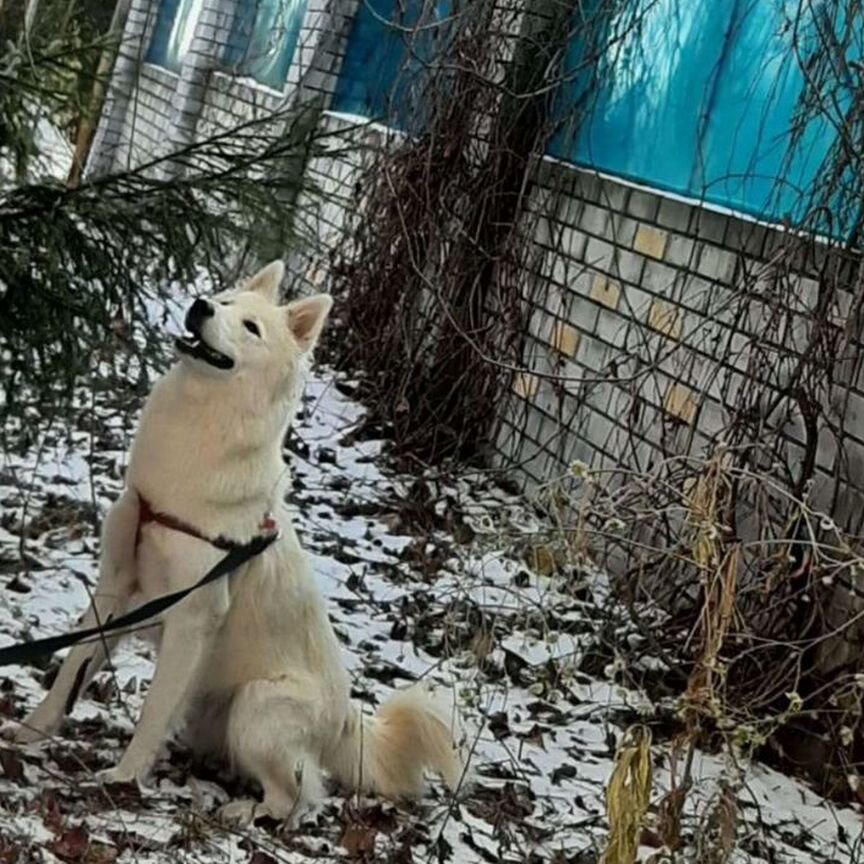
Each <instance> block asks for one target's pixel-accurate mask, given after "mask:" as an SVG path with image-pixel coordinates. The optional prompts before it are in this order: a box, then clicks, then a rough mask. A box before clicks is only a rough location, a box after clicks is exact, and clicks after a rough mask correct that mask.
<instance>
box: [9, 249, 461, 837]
mask: <svg viewBox="0 0 864 864" xmlns="http://www.w3.org/2000/svg"><path fill="white" fill-rule="evenodd" d="M282 275H283V266H282V264H281V263H280V262H274V263H272V264H270V265H268V266H267V267H265V268H264V269H263V270H261V271H260V272H259V273H257V274H256V275H255V276H253V277H252V278H251V279H250V280H248V281H247V282H246V283H245V284H241V285H240V286H239V287H238V288H237V289H235V290H233V291H230V292H225V293H222V294H219V295H216V296H214V297H213V298H212V299H211V300H209V301H208V300H202V299H199V300H196V301H195V303H194V304H193V305H192V307H191V309H190V310H189V313H188V315H187V317H186V326H187V329H188V330H189V332H190V335H189V336H187V337H184V338H182V339H179V340H178V341H177V347H178V351H179V352H180V360H179V362H178V363H177V364H176V365H174V366H173V368H172V369H171V370H170V371H169V372H168V373H167V374H166V375H165V376H164V377H163V378H162V379H161V380H160V381H159V382H158V383H157V384H156V386H155V387H154V389H153V392H152V393H151V395H150V397H149V399H148V400H147V403H146V405H145V407H144V410H143V413H142V415H141V423H140V427H139V429H138V433H137V436H136V438H135V442H134V445H133V447H132V452H131V456H130V461H129V470H128V474H127V486H126V489H125V490H124V492H123V494H122V495H121V497H120V498H119V499H118V501H117V502H116V503H115V504H114V506H113V507H112V508H111V510H110V512H109V513H108V516H107V518H106V520H105V526H104V530H103V537H102V557H101V561H100V575H99V584H98V587H97V590H96V593H95V599H94V606H95V608H91V609H90V611H89V612H88V613H87V615H86V616H85V618H84V620H83V621H82V624H83V625H84V626H92V625H94V624H96V623H97V622H103V623H104V622H106V621H107V620H109V619H110V618H111V617H116V616H118V615H120V614H122V613H123V612H124V611H126V610H128V609H130V608H135V607H136V606H138V605H139V604H140V603H142V602H145V601H146V600H148V599H152V598H153V597H156V596H159V595H162V594H166V593H168V592H172V591H177V590H180V589H182V588H185V587H188V586H190V585H192V584H194V583H195V582H197V581H198V579H200V577H201V576H202V575H203V574H204V573H205V572H206V571H207V570H209V569H210V568H211V567H212V566H213V565H214V564H215V563H216V562H217V561H219V560H220V559H221V558H222V557H223V556H224V554H225V552H224V548H223V549H220V548H217V546H215V545H213V543H212V542H211V541H213V540H217V538H223V539H224V538H227V539H229V540H231V541H234V542H237V543H245V542H247V541H248V540H250V538H252V537H255V536H256V535H259V534H261V533H262V528H261V526H262V520H265V519H267V518H270V522H271V524H272V519H273V518H275V520H276V522H277V523H278V525H279V527H280V528H281V536H280V538H279V539H278V540H277V541H276V542H275V543H273V544H272V545H271V546H270V547H269V548H267V549H266V550H265V551H264V552H263V553H262V554H261V555H259V556H258V557H257V558H254V559H252V561H251V562H250V563H249V564H247V565H245V566H243V567H241V568H240V569H239V570H238V571H237V572H235V573H234V574H232V575H231V576H230V577H228V578H225V579H221V580H219V581H217V582H215V583H213V584H211V585H208V586H207V587H205V588H202V589H200V590H198V591H196V592H194V593H193V594H191V595H190V596H189V597H188V598H186V599H185V600H183V601H182V602H181V603H179V604H178V605H177V606H175V607H173V608H172V609H170V610H169V611H168V612H166V613H165V614H164V615H163V617H162V620H161V621H160V622H159V629H158V635H159V642H158V644H159V654H158V663H157V666H156V673H155V676H154V678H153V681H152V683H151V686H150V690H149V692H148V694H147V698H146V700H145V702H144V707H143V710H142V713H141V718H140V720H139V722H138V725H137V727H136V729H135V733H134V735H133V737H132V740H131V742H130V744H129V746H128V748H127V750H126V752H125V753H124V755H123V757H122V759H121V760H120V762H119V764H118V765H117V766H116V767H115V768H113V769H111V770H110V771H108V772H105V774H104V775H103V776H104V777H105V779H106V781H117V782H128V781H134V780H137V781H139V782H141V781H144V780H145V779H146V777H147V775H148V773H149V771H150V769H151V767H152V765H153V763H154V761H155V759H156V757H157V755H158V752H159V749H160V747H161V746H162V745H163V744H164V743H165V741H166V740H167V738H168V737H169V735H170V734H171V733H172V732H173V731H175V730H176V729H178V728H180V727H181V726H183V727H185V732H186V736H185V737H186V738H187V739H188V741H189V743H190V744H191V745H192V746H193V747H194V748H195V749H196V750H197V751H199V752H202V753H211V754H212V753H216V754H221V755H224V756H226V757H227V758H228V759H229V760H230V762H231V764H232V765H234V766H235V767H236V769H238V770H239V771H240V772H242V773H243V774H245V775H247V776H249V777H251V778H253V779H255V780H257V781H258V782H259V783H260V784H261V786H262V788H263V792H264V799H263V802H262V803H260V804H256V803H255V802H252V801H237V802H233V803H232V804H229V805H227V807H226V808H224V811H223V815H224V816H225V817H226V818H228V819H231V820H235V821H244V820H248V819H250V818H254V817H256V816H259V815H268V816H270V817H272V818H275V819H280V820H282V819H288V818H292V819H294V820H295V821H296V818H297V817H299V816H300V815H301V814H302V813H303V812H304V811H305V810H306V809H308V808H309V807H311V806H314V803H315V801H316V799H318V798H319V797H320V795H321V791H322V785H321V783H322V781H321V770H322V768H323V769H325V770H326V771H328V772H329V773H330V774H332V775H333V776H334V777H335V778H336V779H337V780H338V781H340V782H342V783H344V784H347V785H349V786H350V787H352V788H364V789H367V790H370V791H375V792H379V793H381V794H383V795H386V796H389V797H400V796H412V795H416V794H418V793H419V792H421V791H422V788H423V770H424V768H427V767H428V768H432V769H434V770H436V771H438V772H439V773H440V774H441V775H442V776H443V777H444V780H445V781H446V782H447V784H448V785H449V786H451V788H452V787H454V786H455V785H456V784H457V783H458V782H459V780H460V777H461V774H462V760H461V757H460V754H459V751H458V748H457V746H456V744H455V741H454V737H453V734H452V733H451V728H450V727H451V720H450V718H449V717H448V715H447V712H446V711H443V710H441V709H440V708H438V707H436V706H435V705H434V703H433V702H432V701H431V700H430V699H429V698H428V697H427V696H426V695H425V694H424V693H423V692H422V691H421V690H419V689H418V688H412V689H410V690H407V691H404V692H402V693H400V694H397V695H396V696H395V697H394V698H392V699H391V700H390V701H389V702H387V703H386V704H384V705H383V706H382V707H381V708H380V710H379V711H378V713H377V714H376V715H375V717H374V718H363V717H362V715H361V711H360V709H359V707H358V706H356V705H353V704H352V703H351V702H350V700H349V681H348V676H347V673H346V672H345V670H344V668H343V666H342V662H341V659H340V648H339V644H338V642H337V639H336V637H335V634H334V633H333V629H332V627H331V625H330V622H329V620H328V617H327V612H326V609H325V607H324V603H323V601H322V598H321V596H320V594H319V593H318V590H317V588H316V586H315V584H314V582H313V579H312V576H311V573H310V570H309V565H308V563H307V561H306V558H305V556H304V554H303V552H302V550H301V548H300V544H299V542H298V540H297V536H296V534H295V532H294V530H293V528H292V525H291V521H290V517H289V514H288V512H287V508H286V507H285V505H284V503H283V498H284V490H285V482H286V476H285V475H286V472H285V466H284V464H283V462H282V456H281V448H282V441H283V438H284V435H285V433H286V430H287V428H288V425H289V423H290V422H291V419H292V417H293V414H294V411H295V409H296V405H297V401H298V397H299V393H300V389H301V386H302V372H303V369H304V367H305V362H304V361H305V359H306V357H305V355H307V354H308V352H309V351H311V349H312V348H313V347H314V345H315V343H316V341H317V339H318V336H319V334H320V332H321V328H322V326H323V324H324V321H325V319H326V317H327V314H328V312H329V310H330V305H331V300H330V298H329V297H328V296H326V295H318V296H315V297H309V298H308V299H302V300H297V301H294V302H292V303H289V304H287V305H286V306H279V305H277V304H278V296H279V283H280V281H281V279H282ZM113 642H116V640H111V642H110V643H109V644H108V645H107V646H104V647H107V648H108V650H110V649H111V647H113ZM104 647H103V645H102V644H100V643H91V644H86V645H79V646H77V647H76V648H74V649H73V650H72V651H71V652H70V654H69V656H68V657H67V658H66V660H65V662H64V663H63V665H62V667H61V669H60V672H59V674H58V676H57V679H56V681H55V683H54V685H53V686H52V688H51V690H50V692H49V693H48V695H47V696H46V697H45V699H44V701H43V702H42V703H41V704H40V705H39V706H38V707H37V708H36V709H35V710H34V711H33V712H32V713H31V714H30V716H29V717H28V718H27V719H26V721H25V722H24V725H23V726H22V727H21V729H20V730H19V732H18V735H17V737H18V739H19V740H21V741H29V740H34V739H36V738H39V737H41V736H44V735H51V734H54V733H55V732H57V731H58V730H59V729H60V726H61V723H62V719H63V716H64V714H66V713H68V711H69V710H70V709H71V707H72V705H73V704H74V702H75V699H76V698H77V695H78V693H80V692H81V690H82V689H83V688H85V687H86V686H87V684H88V682H89V681H90V680H91V679H92V677H93V675H95V674H96V672H97V671H98V670H99V668H100V666H101V665H102V664H103V663H104V661H105V659H106V658H105V650H104Z"/></svg>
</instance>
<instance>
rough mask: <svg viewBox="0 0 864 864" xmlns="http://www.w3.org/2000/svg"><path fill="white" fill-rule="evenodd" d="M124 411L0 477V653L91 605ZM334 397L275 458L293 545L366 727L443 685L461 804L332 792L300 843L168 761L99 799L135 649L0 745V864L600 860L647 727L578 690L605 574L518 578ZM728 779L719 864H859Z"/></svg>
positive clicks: (82, 427)
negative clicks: (634, 743) (284, 465)
mask: <svg viewBox="0 0 864 864" xmlns="http://www.w3.org/2000/svg"><path fill="white" fill-rule="evenodd" d="M112 389H113V391H115V392H113V393H112ZM119 390H122V384H121V383H120V382H114V383H113V384H112V383H109V386H108V387H107V388H106V390H104V391H103V392H102V393H100V395H99V396H98V399H97V405H96V409H95V411H93V410H91V407H90V399H91V394H90V393H89V392H84V391H82V393H81V411H80V412H79V413H78V416H77V420H76V422H75V423H74V424H73V426H72V428H68V429H67V428H58V425H57V424H54V425H53V426H52V427H50V428H48V430H47V432H45V434H44V435H40V437H36V438H32V439H31V440H30V441H29V442H27V443H26V446H24V447H22V448H20V450H19V451H18V452H11V451H9V452H6V453H5V454H4V455H3V457H2V461H0V507H2V511H0V513H2V515H0V585H2V586H3V587H2V593H0V644H7V643H9V642H12V641H14V640H18V639H21V638H22V637H25V636H37V635H47V634H53V633H57V632H61V631H64V630H66V629H68V628H70V627H72V626H73V624H74V621H75V619H76V616H77V615H78V613H79V612H80V611H81V609H82V608H83V606H84V605H85V603H86V601H87V591H88V588H90V587H91V586H92V585H93V582H94V575H95V564H94V560H95V557H96V551H97V543H96V540H95V533H94V532H95V527H94V522H95V519H94V517H95V516H96V515H97V514H98V513H102V512H104V510H105V508H106V506H107V504H108V503H109V501H110V500H112V499H113V498H114V497H115V496H116V495H117V493H118V491H119V489H120V485H121V479H120V478H121V476H122V468H123V465H124V460H125V452H126V448H127V447H128V443H129V439H130V435H131V432H132V430H133V428H134V406H135V404H136V402H137V397H135V396H134V395H132V394H131V390H130V389H129V388H128V387H127V390H126V391H125V392H124V395H123V398H120V396H118V392H117V391H119ZM353 390H354V388H353V386H352V385H351V383H350V382H348V381H345V380H339V379H337V378H335V377H333V376H332V375H330V374H328V373H327V372H322V373H320V374H319V375H318V376H316V377H314V378H313V380H312V381H311V382H310V384H309V387H308V392H307V396H306V399H305V402H304V408H303V412H302V417H301V419H300V421H299V423H298V424H297V429H296V434H295V435H294V436H292V438H291V440H290V441H289V445H288V447H287V448H286V459H287V461H288V462H289V464H290V466H291V470H292V472H293V477H294V484H293V495H292V502H293V504H294V507H295V511H296V523H297V527H298V529H299V531H300V534H301V537H302V539H303V541H304V543H305V546H306V548H307V549H308V551H309V552H310V554H311V555H312V556H313V557H314V563H315V571H316V573H317V578H318V580H319V583H320V586H321V590H322V591H323V592H324V594H325V595H326V596H327V598H328V600H329V605H330V610H331V615H332V619H333V622H334V625H335V627H336V629H337V631H338V633H339V635H340V637H341V639H342V641H343V642H344V646H345V660H346V663H347V664H348V665H349V667H350V668H351V670H352V673H353V675H354V690H355V696H356V698H358V699H362V700H363V701H364V702H366V703H368V705H369V706H370V710H371V707H372V706H373V705H374V703H375V702H376V701H379V700H380V699H381V698H382V697H383V696H385V695H386V694H387V693H388V692H390V690H391V688H392V687H394V686H400V685H402V684H404V683H406V682H408V681H411V680H414V679H416V678H418V677H427V678H432V679H435V680H436V681H438V682H440V683H441V684H442V685H443V686H447V687H451V688H454V690H455V692H456V693H457V694H458V698H459V702H460V704H461V705H462V708H463V710H464V712H465V714H466V716H467V718H468V721H469V728H470V729H471V730H472V736H473V737H472V741H473V756H472V769H473V772H474V776H475V784H474V786H473V787H472V788H471V789H470V790H468V791H467V792H465V793H463V794H462V795H461V796H460V799H459V801H458V802H456V803H454V802H452V801H451V800H450V799H449V798H448V796H447V794H445V792H444V791H443V790H442V789H441V788H440V786H437V785H435V784H433V786H432V788H431V790H430V793H429V795H428V797H427V798H426V799H425V800H424V801H423V802H421V803H419V804H415V805H412V806H398V807H397V806H394V805H392V804H389V803H385V802H380V801H374V800H368V799H364V800H357V799H356V798H353V797H350V796H349V797H345V796H341V797H340V796H339V795H338V794H335V793H334V795H333V796H332V797H331V798H330V799H328V802H327V806H326V808H325V810H324V813H323V815H322V816H321V817H320V818H319V820H318V822H317V824H314V825H308V826H305V827H304V828H302V829H301V830H299V831H297V832H287V831H285V830H284V829H282V828H281V827H279V826H274V825H263V826H256V827H253V828H251V829H249V830H245V831H233V830H232V831H229V830H226V829H224V828H222V827H221V826H219V825H218V824H217V823H216V822H215V819H214V813H215V810H216V807H217V805H218V804H219V803H220V802H222V801H224V800H226V799H227V798H228V797H230V796H232V795H236V794H238V792H239V790H238V787H237V785H236V784H235V783H234V782H233V781H231V780H230V779H229V778H225V777H222V776H220V775H216V774H214V775H208V776H202V775H201V774H197V775H195V774H193V773H191V771H190V769H189V766H188V763H187V761H186V759H185V756H184V754H183V753H182V752H177V751H173V750H172V751H171V752H170V753H168V754H166V757H165V759H164V760H163V761H162V762H160V764H159V766H158V768H157V771H156V775H155V780H154V786H153V788H151V789H147V790H143V791H142V792H140V793H139V792H138V791H137V790H122V789H121V790H116V789H103V788H100V787H98V786H97V785H96V784H95V783H94V782H93V781H92V779H91V778H92V773H93V771H95V770H98V769H100V768H102V767H106V766H108V765H110V764H112V763H113V762H114V761H115V760H116V759H117V757H118V755H119V753H120V752H121V750H122V747H123V745H124V742H125V741H127V740H128V737H129V735H130V732H131V729H132V724H133V720H134V718H135V717H136V716H137V714H138V711H139V709H140V706H141V702H142V697H143V694H144V693H145V692H146V684H147V680H148V678H149V675H150V673H151V671H152V663H151V659H150V656H149V654H148V650H147V649H146V648H145V647H144V646H143V644H139V643H137V642H135V641H134V640H133V641H131V642H130V643H129V644H127V646H126V647H125V648H123V649H122V650H121V651H120V652H119V653H118V655H117V657H116V663H115V670H113V671H110V672H106V673H104V674H103V675H102V676H101V677H100V678H99V679H98V681H97V682H96V683H95V684H94V686H93V687H91V688H90V690H89V691H88V693H87V694H86V698H84V699H82V700H81V701H80V703H79V704H78V706H77V707H76V709H75V711H74V713H73V715H72V717H71V718H70V720H69V722H68V724H67V727H66V729H65V731H64V734H63V736H62V737H59V738H57V739H56V740H54V741H52V742H50V743H48V744H47V745H44V746H41V747H36V748H31V749H28V750H23V751H21V750H17V751H16V750H15V749H13V748H11V747H10V745H0V748H3V749H0V864H7V862H29V861H46V862H47V861H51V862H53V861H65V862H111V861H115V860H117V861H124V862H127V861H128V862H132V861H136V862H142V864H150V862H177V861H196V862H229V861H230V862H246V861H250V862H255V864H266V862H271V861H302V860H306V859H315V860H319V861H329V860H336V859H341V858H344V857H356V858H363V859H365V860H376V861H392V862H400V864H404V862H410V861H412V860H417V861H420V860H438V861H448V860H450V861H455V862H467V861H508V862H509V861H513V862H516V861H531V862H538V864H540V862H546V861H549V862H557V864H563V862H574V864H576V862H580V864H589V862H595V861H597V860H598V857H599V853H600V851H602V846H603V840H604V837H605V831H606V822H605V815H604V787H605V784H606V783H607V781H608V779H609V776H610V773H611V770H612V767H613V757H614V750H615V744H616V741H617V740H618V739H619V738H620V736H621V734H622V731H623V729H624V728H626V727H627V726H628V725H630V724H631V723H634V722H639V721H640V720H647V721H648V722H651V714H652V707H651V705H650V703H648V702H647V700H646V699H645V698H644V697H643V696H641V695H640V694H638V693H634V692H631V691H628V690H626V689H623V688H621V687H619V686H617V684H616V683H615V681H614V680H597V679H595V678H591V677H589V676H588V675H586V674H584V673H583V672H582V671H581V666H582V660H583V657H584V656H585V652H586V650H587V649H588V647H589V646H590V644H591V642H592V639H593V636H594V633H595V630H596V627H597V621H598V617H599V616H598V614H597V608H598V604H599V603H600V602H601V601H602V600H603V589H604V581H603V579H602V577H601V576H600V575H598V574H583V575H584V576H585V577H586V578H584V579H581V580H576V579H575V578H574V576H573V574H572V573H571V574H566V575H553V576H541V575H537V574H535V573H533V572H531V571H530V570H529V569H527V567H526V566H525V564H524V563H523V561H522V558H523V556H521V555H520V552H519V549H520V547H521V546H522V545H524V541H525V539H526V538H527V537H528V536H530V534H531V532H532V531H534V530H536V528H537V524H536V521H535V516H534V515H532V512H531V511H530V509H528V508H526V507H525V506H524V505H523V503H522V502H520V501H519V500H517V499H514V498H512V497H510V496H509V495H508V494H506V493H504V492H502V491H501V490H500V489H498V488H497V487H496V486H494V485H493V483H492V482H491V481H490V480H489V479H488V478H485V477H483V476H475V477H473V478H470V479H460V480H452V481H448V482H444V481H439V480H435V479H433V478H429V477H426V478H423V477H406V476H399V475H397V474H395V473H394V472H392V471H390V470H388V468H387V463H386V459H385V458H383V456H382V446H383V444H382V442H380V441H369V440H357V438H359V437H362V436H355V435H354V434H353V433H354V432H356V430H357V429H358V428H359V424H360V421H361V419H362V417H363V413H364V412H363V409H362V408H361V407H360V406H359V405H358V404H357V402H355V401H354V400H353V398H352V394H353ZM37 428H39V429H40V430H41V431H42V432H44V431H45V430H44V423H43V424H42V425H40V426H38V427H37ZM623 638H625V637H624V636H622V639H623ZM46 674H50V670H49V672H48V673H46V672H45V671H43V670H39V669H35V668H18V667H8V668H6V669H0V712H2V713H3V714H5V715H6V716H7V717H12V716H20V714H22V713H23V711H24V709H25V707H27V706H30V705H32V704H33V703H34V702H35V701H36V700H37V699H39V698H40V695H41V694H42V692H43V683H44V681H45V678H46ZM614 674H615V670H614V669H610V670H609V675H612V676H614ZM655 742H656V743H655V760H654V761H655V777H654V791H653V794H652V800H653V801H654V802H655V804H656V802H657V801H659V799H660V798H661V796H662V794H663V792H664V790H665V789H667V788H668V783H669V778H668V769H667V765H666V761H665V754H666V753H667V751H668V745H666V744H664V743H663V742H662V741H660V740H659V736H657V737H655ZM742 767H743V770H744V772H745V781H744V784H743V787H742V791H741V792H740V794H739V795H738V804H737V812H738V817H737V832H736V833H737V849H736V851H735V852H734V853H733V855H732V857H731V858H730V859H728V860H732V861H739V862H745V861H751V862H757V861H758V862H763V861H764V862H777V864H783V862H793V861H794V862H833V861H837V862H853V861H861V860H864V856H862V853H861V852H860V851H859V848H858V847H859V845H860V842H861V840H860V836H861V819H860V817H859V815H858V813H857V812H854V811H852V810H839V809H835V808H832V807H831V806H830V805H828V804H826V803H825V802H823V801H821V800H820V799H819V798H818V797H817V796H815V795H814V794H813V793H812V792H810V791H808V790H807V789H806V788H805V787H804V786H803V785H801V784H799V783H797V782H794V781H792V780H789V779H787V778H785V777H784V776H782V775H780V774H778V773H776V772H774V771H772V770H769V769H767V768H765V767H762V766H759V765H749V766H742ZM728 771H729V766H726V765H724V763H723V762H722V760H721V759H719V758H717V757H713V756H709V755H697V758H696V760H695V763H694V777H695V779H696V783H695V789H694V792H693V794H692V795H691V800H690V803H689V804H688V810H687V813H688V817H687V823H686V824H687V826H688V827H687V832H686V833H687V846H686V847H685V850H684V851H683V852H682V853H679V854H680V855H681V857H679V858H678V860H693V861H696V860H708V859H707V858H705V857H702V854H701V853H700V852H698V851H696V849H697V846H698V842H699V838H700V837H704V836H707V835H706V833H705V832H706V830H707V828H706V825H705V823H704V821H703V820H705V818H706V813H707V812H708V810H709V809H711V807H712V806H713V804H712V802H716V798H717V795H718V781H719V780H720V779H721V778H722V777H724V776H728ZM700 825H701V827H700ZM653 837H655V835H654V834H653V833H652V832H651V831H647V832H645V835H644V841H645V845H644V846H643V848H642V850H641V852H640V857H642V858H643V859H650V858H651V857H652V856H657V857H656V858H655V860H661V853H662V850H660V849H658V848H657V844H656V842H654V841H653V840H652V838H653Z"/></svg>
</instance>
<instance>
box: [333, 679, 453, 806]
mask: <svg viewBox="0 0 864 864" xmlns="http://www.w3.org/2000/svg"><path fill="white" fill-rule="evenodd" d="M460 735H461V732H460V731H459V730H458V727H457V724H456V723H455V715H454V714H453V712H450V711H448V710H447V708H446V706H445V705H443V704H442V703H441V702H440V701H439V700H435V699H433V698H432V697H431V696H430V695H428V694H427V693H426V692H425V691H424V690H422V689H421V688H420V687H419V686H415V687H411V688H409V689H407V690H403V691H402V692H401V693H397V694H396V695H395V696H393V697H392V698H391V699H389V700H388V701H387V702H385V703H384V704H383V705H382V706H381V707H380V708H379V709H378V711H377V712H376V714H375V715H374V716H373V717H364V716H363V715H362V712H361V709H360V706H359V705H352V706H351V711H350V713H349V716H348V719H346V721H345V724H344V726H343V728H342V733H341V735H340V738H339V741H338V742H337V744H336V746H335V747H334V748H333V749H332V750H331V751H330V752H328V753H326V754H325V767H326V768H327V769H328V770H329V771H330V773H331V774H333V776H334V777H335V778H336V779H337V780H338V781H339V782H340V783H342V784H344V785H346V786H348V787H350V788H352V789H360V790H362V791H364V792H375V793H378V794H380V795H384V796H385V797H387V798H412V797H416V796H418V795H420V794H421V793H422V792H423V786H424V782H423V772H424V769H426V768H429V769H432V770H433V771H436V772H437V773H438V774H440V775H441V776H442V777H443V779H444V782H445V783H446V784H447V785H448V786H449V787H450V789H456V788H457V787H458V786H459V785H460V783H461V782H462V780H463V774H464V763H463V758H462V753H461V745H460V742H459V737H460Z"/></svg>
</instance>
